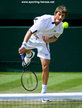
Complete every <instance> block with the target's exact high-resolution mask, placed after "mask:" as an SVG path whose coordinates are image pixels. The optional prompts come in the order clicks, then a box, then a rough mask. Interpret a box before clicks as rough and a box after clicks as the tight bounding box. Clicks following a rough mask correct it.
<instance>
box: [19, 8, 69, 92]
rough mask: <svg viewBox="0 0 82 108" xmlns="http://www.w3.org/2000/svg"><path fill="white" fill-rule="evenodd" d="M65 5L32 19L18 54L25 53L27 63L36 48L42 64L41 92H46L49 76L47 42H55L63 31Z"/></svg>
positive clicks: (65, 14)
mask: <svg viewBox="0 0 82 108" xmlns="http://www.w3.org/2000/svg"><path fill="white" fill-rule="evenodd" d="M67 13H68V11H67V9H66V7H65V6H58V7H57V8H56V10H55V12H54V15H43V16H40V17H36V18H35V19H34V24H33V26H32V27H31V28H30V29H29V30H28V31H27V33H26V35H25V37H24V41H23V43H22V46H21V48H20V49H19V54H20V55H22V54H24V53H26V56H25V58H24V59H25V62H26V64H27V65H29V63H30V61H31V59H32V58H33V57H34V55H35V53H34V51H33V50H32V49H34V48H36V49H37V51H38V53H37V56H38V57H39V58H40V60H41V64H42V90H41V93H46V91H47V83H48V77H49V64H50V59H51V58H50V48H49V43H51V42H55V41H56V40H57V39H58V38H59V37H60V35H61V34H62V33H63V27H62V24H63V22H62V21H63V20H64V19H65V18H66V16H67Z"/></svg>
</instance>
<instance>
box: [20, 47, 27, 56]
mask: <svg viewBox="0 0 82 108" xmlns="http://www.w3.org/2000/svg"><path fill="white" fill-rule="evenodd" d="M18 52H19V54H20V55H23V54H24V53H25V52H26V49H25V48H24V47H20V48H19V50H18Z"/></svg>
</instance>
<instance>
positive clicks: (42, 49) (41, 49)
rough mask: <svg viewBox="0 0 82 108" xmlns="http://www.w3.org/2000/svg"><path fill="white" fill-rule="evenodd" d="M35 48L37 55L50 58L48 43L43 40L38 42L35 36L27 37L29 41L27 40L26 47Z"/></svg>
mask: <svg viewBox="0 0 82 108" xmlns="http://www.w3.org/2000/svg"><path fill="white" fill-rule="evenodd" d="M35 48H36V49H37V51H38V53H37V56H38V57H40V58H43V59H49V60H50V48H49V44H46V43H45V42H43V43H40V42H38V41H37V39H36V38H33V39H29V41H28V42H27V47H26V49H35Z"/></svg>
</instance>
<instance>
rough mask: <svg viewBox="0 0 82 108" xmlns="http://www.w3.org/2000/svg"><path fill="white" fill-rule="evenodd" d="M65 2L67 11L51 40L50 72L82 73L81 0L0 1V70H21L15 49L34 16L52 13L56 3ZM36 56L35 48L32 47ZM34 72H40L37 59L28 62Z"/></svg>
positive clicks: (57, 4)
mask: <svg viewBox="0 0 82 108" xmlns="http://www.w3.org/2000/svg"><path fill="white" fill-rule="evenodd" d="M59 5H65V6H66V7H67V9H68V11H69V14H68V16H67V18H66V19H65V21H67V22H68V23H69V28H68V29H65V30H64V33H63V34H62V35H61V37H60V38H59V40H58V41H56V42H55V43H51V44H50V46H51V58H52V59H51V64H50V71H52V72H82V0H79V2H78V1H77V0H72V1H71V0H50V1H49V0H46V1H45V0H44V1H43V0H42V1H39V0H36V1H35V2H34V1H33V0H6V1H5V0H3V1H2V0H1V1H0V71H1V72H2V71H21V59H20V56H19V54H18V48H19V47H20V46H21V43H22V41H23V38H24V35H25V34H26V32H27V30H28V29H29V27H30V26H32V24H33V19H34V18H35V17H36V16H41V15H43V14H51V15H53V14H54V11H55V9H56V7H57V6H59ZM35 52H36V55H37V50H36V49H35ZM30 66H31V68H32V69H33V70H34V71H39V72H40V71H41V63H40V60H39V58H37V56H35V58H33V60H32V63H31V65H30Z"/></svg>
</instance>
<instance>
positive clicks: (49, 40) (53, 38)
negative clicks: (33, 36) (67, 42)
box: [42, 36, 58, 43]
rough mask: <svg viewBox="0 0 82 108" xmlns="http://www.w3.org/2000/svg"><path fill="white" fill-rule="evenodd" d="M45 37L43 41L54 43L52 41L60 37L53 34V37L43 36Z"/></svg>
mask: <svg viewBox="0 0 82 108" xmlns="http://www.w3.org/2000/svg"><path fill="white" fill-rule="evenodd" d="M42 38H43V41H44V42H46V43H52V42H55V41H56V40H57V39H58V38H57V37H55V36H53V37H50V38H45V36H42Z"/></svg>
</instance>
